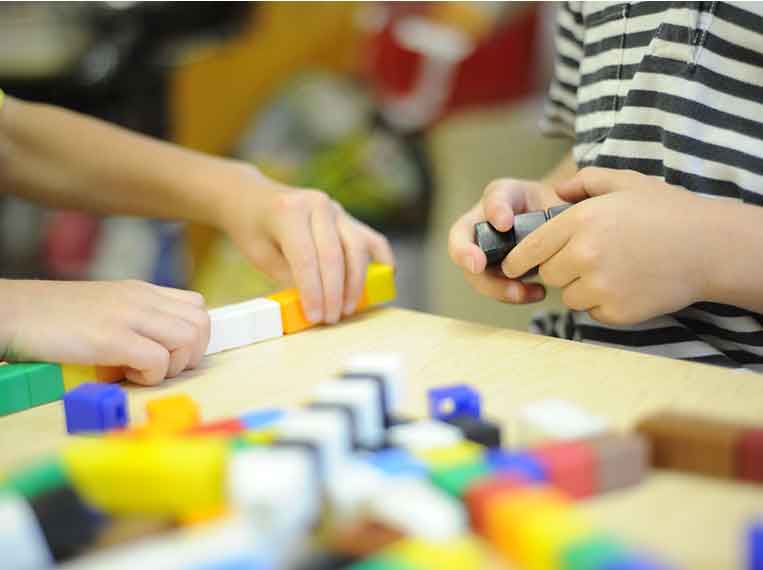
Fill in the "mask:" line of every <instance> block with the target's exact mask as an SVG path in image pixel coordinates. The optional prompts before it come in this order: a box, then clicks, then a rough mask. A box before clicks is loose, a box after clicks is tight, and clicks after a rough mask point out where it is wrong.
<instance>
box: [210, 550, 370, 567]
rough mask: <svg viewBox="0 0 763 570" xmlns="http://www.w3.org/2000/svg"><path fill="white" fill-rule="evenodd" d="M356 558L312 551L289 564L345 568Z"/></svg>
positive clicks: (332, 552) (339, 553) (341, 554)
mask: <svg viewBox="0 0 763 570" xmlns="http://www.w3.org/2000/svg"><path fill="white" fill-rule="evenodd" d="M356 559H357V557H355V556H348V555H347V554H343V553H341V552H334V551H317V552H311V553H310V554H309V555H308V556H305V557H303V559H301V560H300V561H299V562H297V563H296V564H295V565H291V566H289V568H291V570H345V569H346V568H347V566H348V564H351V563H352V562H353V561H355V560H356ZM219 568H220V567H219V566H216V567H215V568H214V569H213V568H210V569H209V570H217V569H219ZM223 570H228V567H227V566H226V567H225V568H224V569H223ZM234 570H238V569H234ZM240 570H248V567H241V569H240ZM263 570H265V569H263Z"/></svg>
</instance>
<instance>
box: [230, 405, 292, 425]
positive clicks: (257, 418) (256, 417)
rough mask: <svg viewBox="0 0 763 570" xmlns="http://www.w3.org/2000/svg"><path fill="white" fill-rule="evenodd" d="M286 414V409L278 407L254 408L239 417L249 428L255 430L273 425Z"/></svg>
mask: <svg viewBox="0 0 763 570" xmlns="http://www.w3.org/2000/svg"><path fill="white" fill-rule="evenodd" d="M283 416H284V411H283V410H279V409H276V408H265V409H262V410H252V411H251V412H247V413H245V414H244V415H243V416H241V417H240V418H239V420H241V422H242V423H243V424H244V425H245V426H246V429H247V430H255V429H261V428H266V427H270V426H272V425H273V424H274V423H275V422H277V421H278V420H280V419H281V418H282V417H283Z"/></svg>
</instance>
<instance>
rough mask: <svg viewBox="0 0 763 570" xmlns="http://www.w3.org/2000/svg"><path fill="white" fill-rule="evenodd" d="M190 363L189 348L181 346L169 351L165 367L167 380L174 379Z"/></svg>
mask: <svg viewBox="0 0 763 570" xmlns="http://www.w3.org/2000/svg"><path fill="white" fill-rule="evenodd" d="M190 361H191V347H188V346H181V347H180V348H176V349H175V350H172V351H170V361H169V364H168V366H167V378H174V377H175V376H177V375H178V374H180V373H181V372H182V371H183V370H185V369H186V368H188V364H189V362H190Z"/></svg>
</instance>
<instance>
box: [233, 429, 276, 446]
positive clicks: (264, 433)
mask: <svg viewBox="0 0 763 570" xmlns="http://www.w3.org/2000/svg"><path fill="white" fill-rule="evenodd" d="M241 438H242V439H244V440H245V441H247V442H249V443H251V444H254V445H269V444H271V443H273V442H274V441H275V439H276V430H274V429H257V430H248V431H245V432H244V433H243V434H242V435H241Z"/></svg>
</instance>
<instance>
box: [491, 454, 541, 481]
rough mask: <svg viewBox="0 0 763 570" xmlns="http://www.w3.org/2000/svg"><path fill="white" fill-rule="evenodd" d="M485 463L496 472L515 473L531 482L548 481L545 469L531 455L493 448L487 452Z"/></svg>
mask: <svg viewBox="0 0 763 570" xmlns="http://www.w3.org/2000/svg"><path fill="white" fill-rule="evenodd" d="M485 461H486V462H487V464H488V465H489V466H490V467H491V468H492V469H494V470H495V471H499V472H501V473H515V474H517V475H519V476H521V477H523V478H525V479H527V480H528V481H530V482H542V481H547V480H548V474H547V473H546V469H545V467H543V465H542V464H541V463H540V461H538V460H537V459H536V458H535V457H533V456H532V455H530V454H529V453H524V452H511V451H507V450H505V449H496V448H493V449H488V450H487V452H485Z"/></svg>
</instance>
